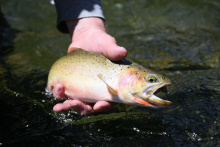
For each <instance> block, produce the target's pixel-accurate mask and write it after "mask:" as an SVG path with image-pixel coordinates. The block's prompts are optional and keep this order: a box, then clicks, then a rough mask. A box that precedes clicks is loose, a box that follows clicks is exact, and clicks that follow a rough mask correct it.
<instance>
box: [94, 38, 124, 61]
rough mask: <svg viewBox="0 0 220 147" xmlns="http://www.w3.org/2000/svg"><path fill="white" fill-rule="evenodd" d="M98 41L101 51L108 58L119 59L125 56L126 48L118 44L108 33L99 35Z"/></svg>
mask: <svg viewBox="0 0 220 147" xmlns="http://www.w3.org/2000/svg"><path fill="white" fill-rule="evenodd" d="M98 43H99V46H100V50H102V53H103V54H104V55H105V56H106V57H107V58H109V59H110V60H113V61H119V60H122V59H124V58H125V57H126V56H127V50H126V49H125V48H124V47H120V46H118V45H117V43H116V41H115V39H114V38H113V37H112V36H110V35H108V34H105V37H99V38H98Z"/></svg>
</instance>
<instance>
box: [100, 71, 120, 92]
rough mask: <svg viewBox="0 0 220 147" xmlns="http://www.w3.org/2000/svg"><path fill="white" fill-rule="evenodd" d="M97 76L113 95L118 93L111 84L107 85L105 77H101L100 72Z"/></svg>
mask: <svg viewBox="0 0 220 147" xmlns="http://www.w3.org/2000/svg"><path fill="white" fill-rule="evenodd" d="M98 77H99V78H100V79H101V80H102V81H103V82H104V83H105V84H106V85H107V87H108V90H109V91H110V92H111V93H112V94H113V95H118V92H117V91H116V90H114V89H113V88H112V87H111V86H109V85H108V83H106V81H105V79H104V78H103V75H102V74H99V75H98Z"/></svg>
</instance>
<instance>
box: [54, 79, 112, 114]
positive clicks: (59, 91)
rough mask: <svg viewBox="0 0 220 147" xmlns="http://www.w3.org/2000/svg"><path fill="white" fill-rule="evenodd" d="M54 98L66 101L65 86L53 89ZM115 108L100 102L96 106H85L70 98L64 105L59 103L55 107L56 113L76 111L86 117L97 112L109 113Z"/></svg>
mask: <svg viewBox="0 0 220 147" xmlns="http://www.w3.org/2000/svg"><path fill="white" fill-rule="evenodd" d="M53 96H54V97H55V98H56V99H58V100H62V99H66V96H65V89H64V86H63V85H61V84H59V83H58V84H56V85H55V86H54V88H53ZM114 106H115V103H110V102H107V101H98V102H96V103H95V104H85V103H83V102H81V101H79V100H77V99H73V98H70V99H68V100H66V101H65V102H63V103H58V104H56V105H55V106H54V107H53V111H55V112H66V111H70V110H73V111H76V112H77V113H78V114H80V115H86V114H89V113H92V112H96V111H107V110H109V109H111V108H113V107H114Z"/></svg>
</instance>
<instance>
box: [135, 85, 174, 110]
mask: <svg viewBox="0 0 220 147" xmlns="http://www.w3.org/2000/svg"><path fill="white" fill-rule="evenodd" d="M168 84H170V83H166V84H159V85H155V86H152V87H149V88H146V89H145V90H144V91H142V92H139V93H136V94H134V97H133V99H134V101H136V102H137V103H140V104H142V105H145V106H149V107H155V108H161V107H168V106H171V105H172V102H170V101H168V100H163V99H161V98H159V97H157V96H156V95H155V94H154V93H155V92H156V91H158V90H159V89H162V88H166V86H167V85H168Z"/></svg>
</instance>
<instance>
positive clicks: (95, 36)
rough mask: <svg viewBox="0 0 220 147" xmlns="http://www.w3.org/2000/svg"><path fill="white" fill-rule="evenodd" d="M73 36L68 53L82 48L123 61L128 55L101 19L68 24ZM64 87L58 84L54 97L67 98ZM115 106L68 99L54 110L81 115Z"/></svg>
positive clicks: (106, 103) (80, 20)
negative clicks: (71, 111)
mask: <svg viewBox="0 0 220 147" xmlns="http://www.w3.org/2000/svg"><path fill="white" fill-rule="evenodd" d="M66 24H67V27H68V29H69V32H70V34H71V36H72V43H71V44H70V46H69V49H68V53H69V52H71V51H73V50H74V48H82V49H84V50H86V51H90V52H98V53H102V54H104V55H105V56H106V57H107V58H109V59H110V60H114V61H117V60H121V59H124V58H125V56H126V55H127V51H126V49H125V48H123V47H120V46H118V45H117V44H116V41H115V39H114V38H113V37H112V36H110V35H109V34H107V33H106V30H105V26H104V22H103V20H102V19H100V18H95V17H91V18H83V19H79V20H70V21H67V22H66ZM64 91H65V89H64V86H63V85H61V84H57V85H55V86H54V88H53V95H54V97H56V98H57V99H62V98H66V96H65V94H64ZM114 106H115V103H110V102H107V101H98V102H96V103H95V104H85V103H83V102H81V101H79V100H77V99H68V100H66V101H65V102H63V103H59V104H56V105H55V106H54V108H53V110H54V111H55V112H63V111H70V110H74V111H76V112H78V113H80V114H81V115H86V114H88V113H92V112H96V111H107V110H109V109H111V108H112V107H114Z"/></svg>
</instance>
